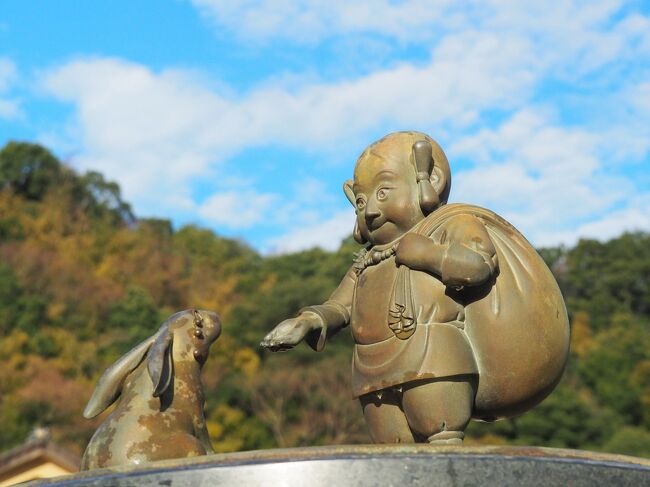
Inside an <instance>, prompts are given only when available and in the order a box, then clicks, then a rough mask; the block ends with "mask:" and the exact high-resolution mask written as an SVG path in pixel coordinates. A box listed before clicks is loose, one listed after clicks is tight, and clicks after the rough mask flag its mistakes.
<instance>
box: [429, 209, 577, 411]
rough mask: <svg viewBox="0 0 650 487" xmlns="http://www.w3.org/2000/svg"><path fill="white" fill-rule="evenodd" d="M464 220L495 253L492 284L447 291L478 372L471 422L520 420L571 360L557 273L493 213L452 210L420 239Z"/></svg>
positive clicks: (436, 215) (439, 213) (438, 216)
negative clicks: (478, 228)
mask: <svg viewBox="0 0 650 487" xmlns="http://www.w3.org/2000/svg"><path fill="white" fill-rule="evenodd" d="M459 214H470V215H473V216H475V217H477V218H478V219H479V220H480V221H481V222H483V224H484V225H485V228H486V229H487V232H488V234H489V236H490V238H491V240H492V243H493V244H494V247H495V248H496V252H497V259H498V272H497V273H496V276H495V278H494V279H493V280H492V281H491V282H489V283H487V284H485V285H483V286H479V287H476V288H472V287H466V288H464V289H462V290H459V291H454V290H450V295H451V296H452V297H454V299H456V300H457V301H458V302H459V303H461V304H463V305H464V307H465V331H466V333H467V336H468V338H469V341H470V343H471V345H472V349H473V351H474V356H475V359H476V362H477V365H478V369H479V383H478V392H477V394H476V400H475V409H474V414H473V416H474V418H475V419H481V420H486V421H493V420H495V419H500V418H505V417H510V416H514V415H517V414H520V413H522V412H524V411H526V410H528V409H530V408H532V407H533V406H535V405H536V404H538V403H539V402H540V401H541V400H542V399H544V398H545V397H546V396H547V395H548V394H549V393H550V392H551V391H552V390H553V388H554V387H555V385H556V384H557V383H558V381H559V380H560V377H561V376H562V372H563V370H564V366H565V364H566V361H567V358H568V353H569V320H568V317H567V312H566V307H565V305H564V300H563V299H562V294H561V293H560V289H559V287H558V285H557V282H556V281H555V278H554V277H553V274H552V273H551V271H550V270H549V268H548V267H547V266H546V264H545V263H544V261H543V260H542V258H541V257H540V256H539V254H538V253H537V252H536V251H535V249H534V248H533V246H532V245H531V244H530V243H529V242H528V241H527V240H526V239H525V238H524V236H523V235H521V233H519V232H518V231H517V229H515V228H514V227H513V226H512V225H511V224H510V223H508V222H507V221H505V220H504V219H503V218H501V217H500V216H499V215H497V214H496V213H494V212H492V211H490V210H486V209H484V208H480V207H477V206H471V205H465V204H453V205H446V206H443V207H441V208H439V209H437V210H436V211H434V212H433V213H432V214H430V215H429V216H428V217H427V218H426V220H425V222H424V225H423V226H422V227H420V228H419V229H418V233H421V234H423V235H431V234H432V233H433V231H434V230H435V229H436V228H438V226H439V225H441V224H443V223H444V222H445V221H447V220H448V219H449V218H451V217H453V216H455V215H459Z"/></svg>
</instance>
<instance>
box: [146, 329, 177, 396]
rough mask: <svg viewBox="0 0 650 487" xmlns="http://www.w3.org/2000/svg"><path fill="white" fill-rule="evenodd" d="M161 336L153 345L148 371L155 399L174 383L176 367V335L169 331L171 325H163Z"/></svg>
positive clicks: (148, 361)
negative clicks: (173, 358) (174, 355)
mask: <svg viewBox="0 0 650 487" xmlns="http://www.w3.org/2000/svg"><path fill="white" fill-rule="evenodd" d="M163 327H164V328H163V329H162V330H161V332H160V334H159V335H158V337H157V338H156V340H155V341H154V342H153V345H151V349H150V350H149V358H148V359H147V369H148V370H149V377H151V382H152V383H153V397H159V396H160V395H162V394H163V393H164V392H165V391H166V390H167V388H168V387H169V385H170V384H171V383H172V377H173V375H174V366H173V364H172V344H173V341H174V333H173V332H172V331H171V330H170V329H169V323H166V326H165V325H163Z"/></svg>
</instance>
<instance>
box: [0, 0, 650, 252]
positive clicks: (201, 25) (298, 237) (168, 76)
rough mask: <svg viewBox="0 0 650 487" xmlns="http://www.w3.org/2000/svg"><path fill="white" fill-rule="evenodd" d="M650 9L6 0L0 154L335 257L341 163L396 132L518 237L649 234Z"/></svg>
mask: <svg viewBox="0 0 650 487" xmlns="http://www.w3.org/2000/svg"><path fill="white" fill-rule="evenodd" d="M649 5H650V4H648V2H643V1H638V2H624V1H618V0H603V1H579V0H574V1H571V0H568V1H559V0H558V1H557V2H537V3H533V2H519V1H516V0H484V1H463V0H460V1H451V0H404V1H389V0H372V1H371V0H357V1H355V2H350V1H343V0H328V1H325V0H312V1H302V0H295V1H288V0H243V1H234V0H232V1H221V0H156V1H153V0H151V1H144V0H139V1H135V2H134V1H118V0H113V1H110V2H109V1H101V0H95V1H92V2H82V1H70V0H57V1H56V2H53V1H51V2H28V1H24V0H3V1H2V2H1V3H0V144H4V143H6V142H7V141H8V140H12V139H19V140H29V141H37V142H40V143H43V144H45V145H46V146H48V147H49V148H51V149H52V150H53V151H54V152H55V153H56V154H57V155H58V156H59V157H60V158H62V159H63V160H65V161H67V162H68V163H69V164H70V165H72V166H73V167H75V168H77V169H79V170H81V171H84V170H89V169H93V170H99V171H101V172H103V173H104V174H105V175H106V176H108V177H109V178H110V179H113V180H116V181H118V182H119V183H120V185H121V186H122V188H123V192H124V194H125V197H126V199H127V200H128V201H130V202H132V203H133V205H134V208H135V210H136V212H137V214H138V215H139V216H156V217H165V218H171V219H172V220H173V221H174V223H175V224H176V225H177V226H180V225H183V224H186V223H197V224H199V225H202V226H206V227H210V228H212V229H214V230H215V231H216V232H217V233H219V234H221V235H226V236H233V237H241V238H243V239H245V240H246V241H248V242H249V243H250V244H251V245H253V246H254V247H255V248H257V249H259V250H261V251H264V252H286V251H293V250H297V249H302V248H308V247H311V246H314V245H320V246H322V247H324V248H329V249H332V248H336V247H337V246H338V244H339V242H340V239H341V238H342V237H345V236H347V235H348V234H349V233H350V232H351V229H352V222H353V218H354V214H353V210H352V208H351V207H350V206H349V204H348V203H347V200H346V199H345V197H344V196H343V193H342V191H341V185H342V183H343V181H344V180H345V179H348V178H350V177H351V174H352V169H353V166H354V162H355V160H356V158H357V157H358V155H359V154H360V153H361V151H362V150H363V149H364V148H365V147H366V146H367V145H368V144H370V143H371V142H372V141H374V140H376V139H378V138H379V137H381V136H383V135H385V134H387V133H389V132H391V131H394V130H406V129H413V130H421V131H424V132H426V133H428V134H430V135H431V136H432V137H434V138H435V139H436V140H438V141H439V142H440V144H441V145H442V147H443V148H444V149H445V151H446V153H447V155H448V158H449V160H450V162H451V166H452V172H453V184H452V192H451V198H450V199H451V201H463V202H468V203H474V204H479V205H482V206H486V207H488V208H491V209H493V210H495V211H497V212H499V213H500V214H502V215H503V216H504V217H505V218H507V219H509V220H510V221H511V222H512V223H513V224H515V226H517V227H519V228H520V229H521V230H522V231H523V232H524V233H525V234H526V235H527V236H528V237H529V238H530V239H531V240H532V241H533V242H534V243H535V244H537V245H555V244H559V243H565V244H569V245H570V244H573V243H575V241H576V240H577V239H578V238H580V237H591V238H599V239H606V238H610V237H612V236H615V235H618V234H619V233H621V232H622V231H624V230H634V229H643V230H646V231H647V230H650V128H649V127H650V7H649Z"/></svg>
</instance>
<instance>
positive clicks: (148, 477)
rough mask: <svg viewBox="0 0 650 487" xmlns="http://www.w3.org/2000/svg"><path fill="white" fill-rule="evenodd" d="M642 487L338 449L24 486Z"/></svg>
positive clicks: (368, 448) (611, 468)
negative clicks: (472, 486)
mask: <svg viewBox="0 0 650 487" xmlns="http://www.w3.org/2000/svg"><path fill="white" fill-rule="evenodd" d="M649 482H650V461H648V460H645V459H642V458H634V457H627V456H624V455H611V454H605V453H595V452H586V451H579V450H560V449H555V448H531V447H510V446H480V447H477V446H473V447H472V446H463V447H457V446H455V447H454V446H430V445H354V446H345V445H343V446H327V447H312V448H290V449H285V450H280V449H274V450H260V451H248V452H238V453H228V454H217V455H207V456H202V457H197V458H188V459H180V460H166V461H161V462H154V463H149V464H147V465H144V466H140V467H137V468H134V467H132V466H122V467H115V468H110V469H102V470H95V471H92V472H81V473H79V474H76V475H72V476H67V477H60V478H58V479H49V480H45V481H37V482H34V483H30V484H28V485H30V486H32V485H34V486H35V485H48V486H51V487H54V486H59V487H64V486H66V487H67V486H78V485H87V486H96V487H108V486H110V487H127V486H128V487H131V486H134V485H137V486H139V487H142V486H152V487H153V486H156V487H159V486H162V485H172V486H174V487H194V486H197V485H221V486H242V485H245V486H246V487H258V486H259V487H271V486H282V487H303V486H306V485H308V486H310V487H317V486H323V487H330V486H333V485H335V486H337V487H344V486H354V487H366V486H367V487H370V486H376V485H404V486H409V487H420V486H422V487H424V486H427V487H428V486H432V485H435V486H450V487H451V486H459V485H480V486H485V487H488V486H490V487H491V486H495V487H496V486H498V487H504V486H522V485H525V486H529V487H530V486H543V487H549V486H558V487H565V486H571V487H583V486H584V487H594V486H606V487H610V486H613V485H615V486H617V487H624V486H630V487H637V486H640V485H648V483H649Z"/></svg>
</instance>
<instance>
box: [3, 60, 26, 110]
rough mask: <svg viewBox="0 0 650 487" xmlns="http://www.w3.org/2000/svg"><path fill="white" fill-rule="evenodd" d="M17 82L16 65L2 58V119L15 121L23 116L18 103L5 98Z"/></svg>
mask: <svg viewBox="0 0 650 487" xmlns="http://www.w3.org/2000/svg"><path fill="white" fill-rule="evenodd" d="M15 80H16V65H15V64H14V63H13V62H12V61H11V60H10V59H7V58H0V118H5V119H13V118H16V117H18V116H19V115H20V114H21V112H20V106H19V104H18V101H17V100H14V99H10V98H6V97H5V96H6V95H5V93H6V92H8V91H9V89H10V88H11V87H12V85H13V84H14V82H15Z"/></svg>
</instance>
